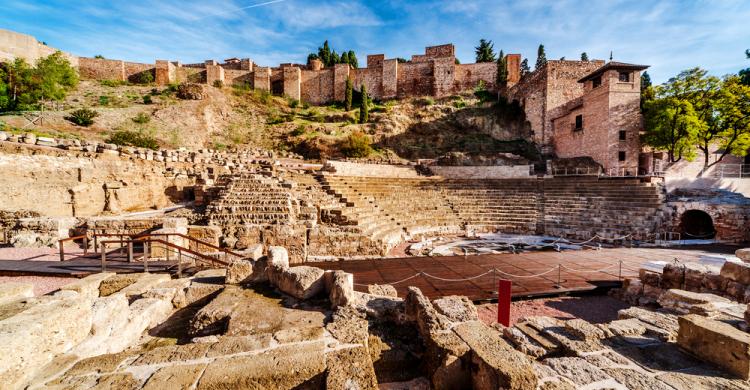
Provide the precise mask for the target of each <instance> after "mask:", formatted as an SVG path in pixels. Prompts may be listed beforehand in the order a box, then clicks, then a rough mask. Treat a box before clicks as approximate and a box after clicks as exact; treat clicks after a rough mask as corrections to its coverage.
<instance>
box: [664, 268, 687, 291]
mask: <svg viewBox="0 0 750 390" xmlns="http://www.w3.org/2000/svg"><path fill="white" fill-rule="evenodd" d="M683 283H685V267H684V266H683V265H682V264H674V263H672V264H667V265H665V266H664V269H663V270H662V274H661V287H662V288H664V289H670V288H682V285H683Z"/></svg>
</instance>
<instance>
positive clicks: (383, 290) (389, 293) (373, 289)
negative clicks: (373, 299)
mask: <svg viewBox="0 0 750 390" xmlns="http://www.w3.org/2000/svg"><path fill="white" fill-rule="evenodd" d="M367 292H368V293H370V294H372V295H380V296H384V297H397V296H398V292H397V291H396V288H395V287H393V286H391V285H390V284H370V285H368V286H367Z"/></svg>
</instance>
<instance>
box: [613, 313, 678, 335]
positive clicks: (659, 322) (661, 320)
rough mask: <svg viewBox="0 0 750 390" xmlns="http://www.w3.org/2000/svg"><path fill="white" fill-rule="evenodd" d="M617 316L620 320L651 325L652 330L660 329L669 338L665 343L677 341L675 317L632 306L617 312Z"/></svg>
mask: <svg viewBox="0 0 750 390" xmlns="http://www.w3.org/2000/svg"><path fill="white" fill-rule="evenodd" d="M617 316H618V318H619V319H621V320H624V319H629V318H636V319H638V320H639V321H641V322H643V323H645V324H648V325H651V326H652V327H654V328H657V329H661V330H662V331H664V332H666V333H668V334H669V337H668V340H666V341H675V340H677V331H678V330H679V328H680V326H679V323H678V322H677V316H676V315H673V314H667V313H661V312H658V311H651V310H647V309H644V308H642V307H637V306H633V307H629V308H627V309H622V310H620V311H618V312H617Z"/></svg>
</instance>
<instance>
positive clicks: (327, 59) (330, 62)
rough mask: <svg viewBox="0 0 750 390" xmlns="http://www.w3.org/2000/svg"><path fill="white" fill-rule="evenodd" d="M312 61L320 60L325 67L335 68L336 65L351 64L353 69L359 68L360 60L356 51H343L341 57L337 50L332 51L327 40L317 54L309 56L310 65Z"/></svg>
mask: <svg viewBox="0 0 750 390" xmlns="http://www.w3.org/2000/svg"><path fill="white" fill-rule="evenodd" d="M312 60H320V61H321V62H322V63H323V66H326V67H328V66H334V65H336V64H349V65H351V67H352V68H354V69H357V68H359V60H357V55H356V54H355V53H354V50H349V51H343V52H342V53H341V54H340V55H339V54H338V53H336V50H334V49H332V48H331V46H330V45H329V44H328V41H327V40H326V41H325V42H323V46H321V47H319V48H318V52H317V53H310V54H309V55H308V56H307V63H308V64H309V63H310V62H311V61H312Z"/></svg>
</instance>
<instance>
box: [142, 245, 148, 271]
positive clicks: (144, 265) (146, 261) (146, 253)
mask: <svg viewBox="0 0 750 390" xmlns="http://www.w3.org/2000/svg"><path fill="white" fill-rule="evenodd" d="M143 250H144V253H143V272H148V242H146V241H144V242H143Z"/></svg>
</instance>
